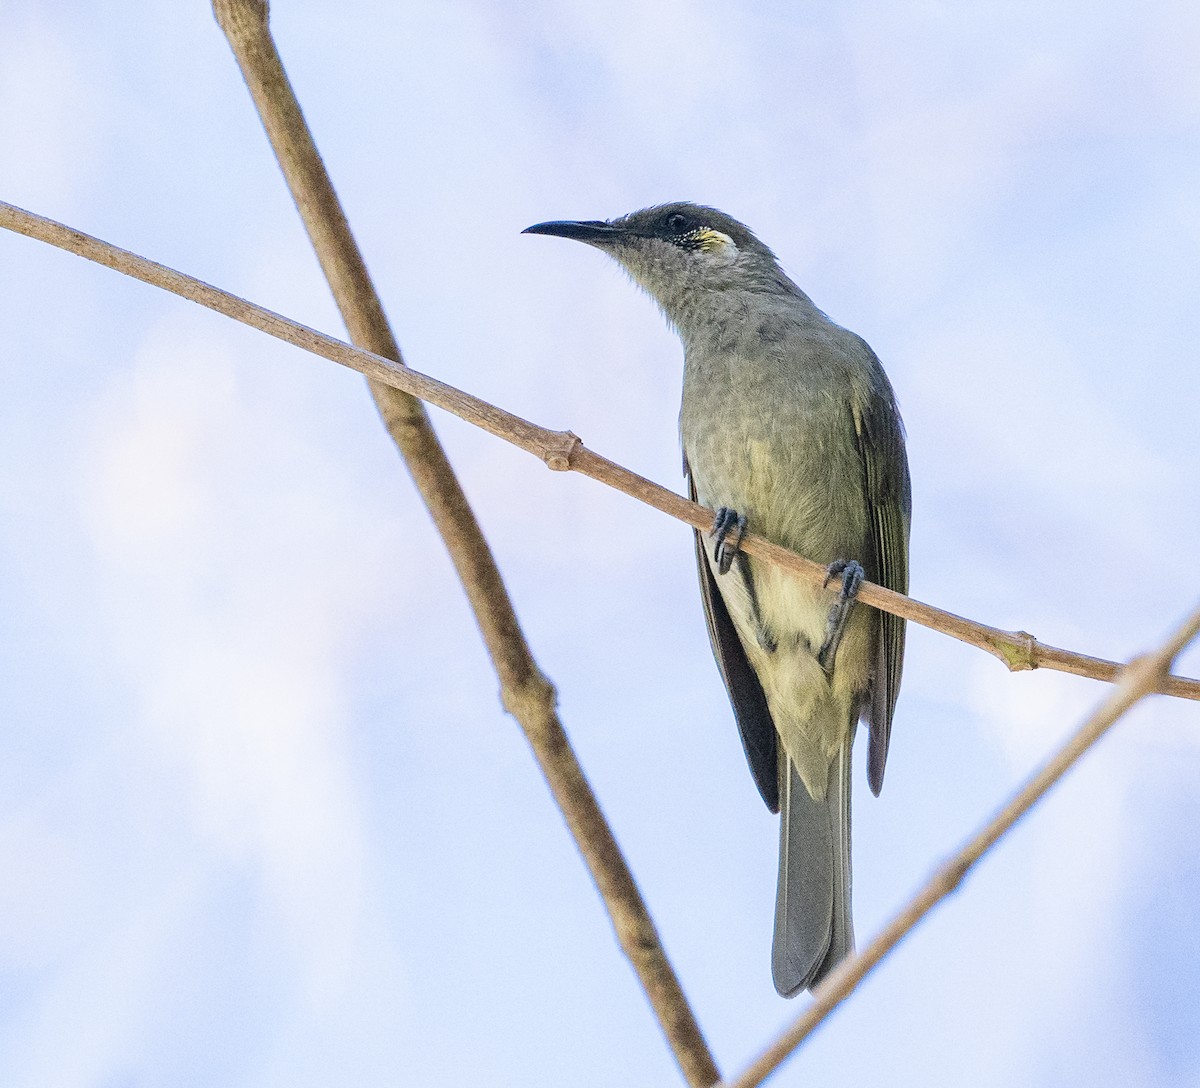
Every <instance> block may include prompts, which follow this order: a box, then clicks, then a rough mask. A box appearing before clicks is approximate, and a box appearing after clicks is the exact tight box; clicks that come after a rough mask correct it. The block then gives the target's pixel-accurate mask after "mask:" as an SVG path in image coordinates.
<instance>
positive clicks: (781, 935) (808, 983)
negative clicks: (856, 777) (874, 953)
mask: <svg viewBox="0 0 1200 1088" xmlns="http://www.w3.org/2000/svg"><path fill="white" fill-rule="evenodd" d="M780 757H781V758H783V753H782V751H781V752H780ZM781 778H782V779H783V781H782V782H781V791H780V799H779V800H780V805H779V808H780V813H781V819H780V826H779V887H778V891H777V893H776V899H775V940H774V945H773V947H772V951H771V971H772V974H773V975H774V978H775V989H776V990H778V991H779V993H780V994H781V995H782V996H784V997H793V996H795V995H796V994H797V993H799V992H800V991H801V990H803V989H808V988H811V987H813V986H815V985H816V984H817V983H818V982H820V981H821V979H823V978H824V977H825V976H826V975H827V974H828V973H829V972H830V971H832V970H833V968H834V967H835V966H837V964H838V963H839V962H840V961H841V960H843V959H844V958H845V957H846V956H847V955H849V954H850V953H851V952H852V951H853V950H854V922H853V919H852V916H851V906H850V889H851V881H850V745H849V744H846V745H844V746H843V747H842V749H841V750H840V751H839V753H838V755H837V757H836V758H835V759H834V761H833V764H832V765H831V766H830V768H829V786H828V788H827V789H826V791H825V797H824V799H822V800H820V801H814V800H813V798H812V797H811V796H810V795H809V792H808V790H807V789H806V788H805V786H804V783H803V782H802V781H801V779H800V775H799V774H798V773H797V771H796V768H795V766H794V765H793V764H792V762H791V761H790V760H788V765H787V773H786V775H781Z"/></svg>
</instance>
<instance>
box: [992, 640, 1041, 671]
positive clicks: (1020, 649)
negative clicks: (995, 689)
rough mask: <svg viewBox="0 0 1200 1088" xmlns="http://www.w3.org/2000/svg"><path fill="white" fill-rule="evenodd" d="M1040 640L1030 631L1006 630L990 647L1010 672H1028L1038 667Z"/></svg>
mask: <svg viewBox="0 0 1200 1088" xmlns="http://www.w3.org/2000/svg"><path fill="white" fill-rule="evenodd" d="M1038 645H1039V644H1038V640H1037V639H1036V638H1034V637H1033V635H1031V634H1030V633H1029V632H1028V631H1005V632H1004V633H1003V634H1002V635H1001V636H1000V637H999V638H997V639H995V640H994V641H993V643H992V645H991V646H989V647H988V649H989V650H991V651H992V653H993V654H995V655H996V657H998V658H999V659H1000V660H1001V661H1003V662H1004V664H1005V666H1007V668H1008V671H1009V672H1028V671H1029V670H1031V669H1036V668H1037V667H1038V660H1037V656H1038V654H1037V651H1038Z"/></svg>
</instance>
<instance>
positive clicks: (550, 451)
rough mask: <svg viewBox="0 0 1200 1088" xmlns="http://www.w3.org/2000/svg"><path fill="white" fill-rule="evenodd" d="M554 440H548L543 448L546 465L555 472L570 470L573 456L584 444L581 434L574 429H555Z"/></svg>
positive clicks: (542, 452)
mask: <svg viewBox="0 0 1200 1088" xmlns="http://www.w3.org/2000/svg"><path fill="white" fill-rule="evenodd" d="M551 433H552V435H553V440H552V441H550V442H547V443H546V444H545V445H544V446H543V447H542V450H541V454H542V460H543V461H545V462H546V467H547V468H549V469H552V470H553V471H555V472H569V471H570V470H571V467H572V466H571V458H572V457H573V456H574V455H575V451H576V450H577V449H579V447H580V446H582V445H583V442H582V440H581V439H580V437H579V435H577V434H575V432H574V431H553V432H551Z"/></svg>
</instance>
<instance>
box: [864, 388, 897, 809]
mask: <svg viewBox="0 0 1200 1088" xmlns="http://www.w3.org/2000/svg"><path fill="white" fill-rule="evenodd" d="M884 388H885V390H886V391H885V392H883V391H881V392H877V393H876V394H875V395H874V396H872V398H871V399H870V401H869V402H868V404H867V405H866V407H865V408H864V409H863V410H862V411H858V410H855V411H854V413H853V416H854V431H855V435H856V437H857V440H858V451H859V455H860V457H861V458H862V465H863V476H864V483H865V493H866V498H867V511H868V518H869V522H870V526H871V537H872V541H873V543H874V550H875V559H876V569H875V571H874V572H873V577H875V578H876V579H877V580H878V582H879V584H880V585H883V586H886V587H887V588H888V589H894V590H895V591H896V592H897V593H907V592H908V534H909V523H910V519H911V513H912V497H911V491H910V484H909V477H908V458H907V457H906V456H905V452H904V430H903V426H902V424H901V422H900V414H899V412H898V411H897V409H896V404H895V401H894V400H893V399H892V395H891V389H890V388H889V387H887V386H886V385H885V387H884ZM879 618H880V623H879V639H878V643H877V645H876V650H875V682H874V685H873V687H872V692H871V704H870V707H869V709H868V712H867V721H868V723H869V725H870V727H871V728H870V733H871V739H870V745H869V748H868V751H867V781H868V783H869V784H870V786H871V792H872V793H874V794H878V793H879V791H880V790H881V789H882V788H883V768H884V764H885V763H886V762H887V753H888V741H889V739H890V737H891V733H892V714H893V712H894V711H895V709H896V696H897V695H898V694H899V692H900V673H901V670H902V669H903V667H904V621H903V620H902V619H900V617H899V616H893V615H892V614H891V613H889V612H880V613H879Z"/></svg>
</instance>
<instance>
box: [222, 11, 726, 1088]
mask: <svg viewBox="0 0 1200 1088" xmlns="http://www.w3.org/2000/svg"><path fill="white" fill-rule="evenodd" d="M213 12H214V14H215V15H216V18H217V22H218V24H219V25H220V27H221V29H222V30H223V31H224V33H225V36H226V38H227V39H228V41H229V45H230V47H231V48H232V50H233V54H234V56H235V58H236V59H237V63H238V66H239V67H240V68H241V71H242V76H243V77H244V78H245V81H246V86H247V87H248V88H249V90H250V95H251V97H252V98H253V100H254V105H255V107H256V108H257V110H258V114H259V117H260V118H261V120H262V123H263V127H264V128H265V129H266V132H267V137H268V139H269V140H270V143H271V147H272V149H273V150H274V152H275V157H276V159H277V160H278V161H279V165H280V167H281V169H282V170H283V174H284V177H285V179H286V180H287V184H288V188H289V189H290V191H291V194H292V198H293V200H294V201H295V203H296V208H297V210H298V211H299V212H300V216H301V219H302V220H303V221H304V226H305V229H306V230H307V231H308V236H309V238H310V240H311V241H312V245H313V249H314V250H315V251H316V254H317V259H318V260H319V261H320V264H321V269H322V271H323V272H324V274H325V278H326V280H327V281H328V282H329V286H330V289H331V290H332V292H333V296H334V299H335V301H336V302H337V305H338V309H339V310H340V311H341V314H342V319H343V320H344V321H345V323H346V328H347V330H348V331H349V333H350V339H351V340H353V341H354V343H355V344H357V345H358V346H359V347H361V348H364V349H366V350H367V351H370V352H373V353H374V354H375V355H377V356H382V357H383V358H385V359H393V360H395V361H396V363H399V364H403V359H402V357H401V354H400V347H399V345H398V344H397V342H396V338H395V335H394V334H393V332H392V329H391V327H390V325H389V323H388V320H387V317H386V316H385V314H384V310H383V303H382V302H381V300H380V298H379V295H378V294H377V292H376V291H375V287H374V285H373V283H372V282H371V278H370V275H369V273H368V272H367V267H366V262H365V261H364V260H363V256H362V253H361V251H360V250H359V248H358V244H357V242H356V241H355V239H354V235H353V234H352V232H351V230H350V225H349V223H348V221H347V219H346V215H345V212H344V211H343V209H342V205H341V202H340V201H339V199H338V196H337V193H336V192H335V190H334V188H333V182H332V180H331V179H330V177H329V174H328V172H327V171H326V169H325V164H324V162H323V161H322V160H321V156H320V154H319V153H318V151H317V148H316V144H315V142H314V140H313V137H312V133H311V132H310V130H309V128H308V124H307V122H306V121H305V119H304V114H303V112H302V110H301V109H300V103H299V102H298V101H297V99H296V95H295V92H294V91H293V89H292V86H291V83H290V81H289V80H288V77H287V73H286V72H285V71H284V67H283V61H282V60H281V58H280V56H279V52H278V49H277V48H276V46H275V42H274V40H273V38H272V36H271V31H270V27H269V23H268V19H269V10H268V5H267V3H266V2H265V0H213ZM370 389H371V394H372V396H373V397H374V398H375V403H376V405H377V407H378V409H379V413H380V415H381V416H382V418H383V421H384V424H385V426H386V427H387V429H388V432H389V433H390V434H391V436H392V439H393V441H394V442H395V443H396V446H397V447H398V448H399V450H400V453H401V456H402V457H403V458H404V461H405V464H406V465H407V466H408V470H409V472H410V473H411V474H412V477H413V480H414V482H415V483H416V486H417V489H418V491H419V492H420V494H421V498H422V499H423V500H424V502H425V505H426V507H427V508H428V510H429V513H430V515H431V516H432V518H433V521H434V524H435V525H436V527H437V529H438V531H439V532H440V533H441V535H442V539H443V540H444V541H445V544H446V548H447V550H448V551H449V553H450V557H451V559H452V561H453V562H454V566H455V569H456V570H457V571H458V576H459V578H460V579H461V581H462V583H463V586H464V588H465V590H466V593H467V598H468V600H469V601H470V604H471V607H472V609H474V612H475V616H476V619H477V621H478V623H479V629H480V631H481V633H482V635H483V641H484V643H485V644H486V646H487V649H488V653H489V654H490V655H491V658H492V662H493V664H494V666H495V669H496V673H497V675H498V677H499V680H500V693H501V699H502V701H503V703H504V706H505V708H506V709H507V710H508V712H509V713H510V714H512V715H513V717H514V718H516V719H517V721H518V722H519V723H520V725H521V728H522V729H523V730H524V732H525V736H526V737H527V739H528V740H529V743H530V745H531V746H532V748H533V751H534V755H535V756H536V758H537V761H538V764H539V765H540V766H541V769H542V773H543V774H544V775H545V777H546V781H547V782H548V783H549V785H550V789H551V792H552V793H553V795H554V798H555V800H556V801H557V803H558V806H559V808H560V809H561V811H562V813H563V817H564V819H565V820H566V823H567V826H568V827H569V828H570V830H571V833H572V834H573V835H574V837H575V840H576V843H577V844H578V846H579V851H580V853H581V854H582V855H583V857H584V860H585V862H586V863H587V866H588V868H589V870H590V871H591V874H592V878H593V879H594V880H595V882H596V886H597V888H598V889H599V891H600V894H601V897H602V899H603V900H604V904H605V906H606V908H607V909H608V913H609V916H610V918H611V919H612V923H613V927H614V929H615V930H616V933H617V938H618V941H619V942H620V945H621V948H622V949H623V950H624V952H625V954H626V956H628V958H629V959H630V961H631V962H632V964H633V967H634V969H635V970H636V972H637V975H638V978H639V980H640V981H641V984H642V987H643V988H644V990H645V991H646V995H647V997H648V998H649V1001H650V1005H651V1007H652V1008H653V1010H654V1013H655V1015H656V1016H657V1017H658V1021H659V1023H660V1025H661V1027H662V1030H663V1032H664V1034H665V1035H666V1037H667V1041H668V1043H669V1044H670V1047H671V1049H672V1051H673V1052H674V1054H675V1058H676V1060H677V1061H678V1062H679V1065H680V1068H681V1069H682V1071H683V1073H684V1076H685V1077H686V1078H687V1080H688V1083H689V1084H692V1085H696V1086H707V1085H711V1084H712V1083H713V1082H715V1081H716V1080H718V1079H719V1078H720V1073H719V1071H718V1070H717V1066H716V1063H715V1062H714V1060H713V1057H712V1054H711V1053H710V1051H709V1049H708V1046H707V1044H706V1043H705V1041H704V1036H703V1034H702V1033H701V1031H700V1026H699V1024H698V1023H697V1021H696V1018H695V1016H694V1014H693V1013H692V1010H691V1008H690V1006H689V1005H688V1002H687V999H686V997H685V996H684V993H683V988H682V987H681V986H680V984H679V980H678V978H677V977H676V975H675V971H674V969H673V968H672V966H671V963H670V961H669V960H668V958H667V955H666V952H665V950H664V949H663V946H662V942H661V941H660V940H659V937H658V934H657V932H656V931H655V927H654V923H653V921H652V920H651V918H650V914H649V911H648V910H647V908H646V904H645V902H644V901H643V899H642V896H641V893H640V892H639V890H638V887H637V884H636V882H635V881H634V878H633V875H632V873H631V872H630V869H629V866H628V865H627V863H626V861H625V858H624V857H623V856H622V854H621V850H620V848H619V846H618V845H617V841H616V838H615V837H614V836H613V833H612V830H611V829H610V828H609V826H608V822H607V820H606V819H605V817H604V813H603V812H602V810H601V809H600V805H599V803H598V802H597V800H596V797H595V795H594V794H593V792H592V789H591V786H590V785H589V784H588V781H587V779H586V777H585V776H584V773H583V770H582V768H581V767H580V765H579V761H578V759H577V758H576V756H575V753H574V751H573V750H572V749H571V745H570V742H569V740H568V739H567V736H566V733H565V732H564V730H563V728H562V724H561V722H560V721H559V718H558V714H557V712H556V709H555V702H556V698H555V691H554V687H553V686H552V685H551V683H550V682H549V680H548V679H547V678H546V677H545V676H544V675H543V674H542V672H541V671H540V669H539V668H538V666H537V663H536V662H535V661H534V658H533V654H532V652H531V651H530V649H529V644H528V643H527V642H526V640H525V636H524V634H523V632H522V631H521V628H520V624H519V622H518V620H517V617H516V613H515V611H514V609H513V606H512V601H511V599H510V598H509V595H508V591H507V589H506V587H505V585H504V582H503V580H502V579H501V577H500V572H499V570H498V569H497V567H496V563H495V560H494V558H493V557H492V553H491V550H490V549H489V548H488V545H487V542H486V541H485V539H484V536H483V533H482V531H481V530H480V528H479V524H478V522H477V521H476V519H475V515H474V512H473V511H472V510H471V507H470V505H469V504H468V502H467V498H466V495H465V494H464V493H463V490H462V487H461V485H460V483H459V481H458V478H457V476H456V475H455V474H454V471H453V469H452V468H451V466H450V462H449V460H448V459H447V457H446V454H445V451H444V450H443V448H442V446H441V443H440V442H439V441H438V439H437V436H436V435H435V434H434V431H433V427H432V425H431V424H430V421H429V417H428V414H427V413H426V411H425V406H424V405H423V404H422V403H421V401H420V400H418V399H417V398H416V397H414V396H412V395H411V394H410V393H407V392H403V391H401V390H400V389H398V388H396V387H395V383H387V382H383V381H379V380H372V381H370Z"/></svg>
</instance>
